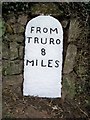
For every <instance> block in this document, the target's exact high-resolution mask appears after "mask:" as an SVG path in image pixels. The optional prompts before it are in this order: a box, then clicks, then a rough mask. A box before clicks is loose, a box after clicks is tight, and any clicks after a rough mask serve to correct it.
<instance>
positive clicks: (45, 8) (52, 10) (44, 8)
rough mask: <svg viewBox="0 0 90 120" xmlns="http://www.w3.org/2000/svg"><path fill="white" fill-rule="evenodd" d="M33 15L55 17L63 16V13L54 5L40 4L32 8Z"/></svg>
mask: <svg viewBox="0 0 90 120" xmlns="http://www.w3.org/2000/svg"><path fill="white" fill-rule="evenodd" d="M31 13H32V15H41V14H45V15H53V16H58V15H62V14H63V11H62V10H60V9H59V8H58V6H57V5H55V4H54V3H39V4H35V5H33V6H32V7H31Z"/></svg>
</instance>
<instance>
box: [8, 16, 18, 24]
mask: <svg viewBox="0 0 90 120" xmlns="http://www.w3.org/2000/svg"><path fill="white" fill-rule="evenodd" d="M7 23H8V24H13V23H16V17H15V15H14V14H11V15H8V20H7Z"/></svg>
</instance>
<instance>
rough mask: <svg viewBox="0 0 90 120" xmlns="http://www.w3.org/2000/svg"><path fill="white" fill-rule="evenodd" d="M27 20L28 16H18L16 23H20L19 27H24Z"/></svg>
mask: <svg viewBox="0 0 90 120" xmlns="http://www.w3.org/2000/svg"><path fill="white" fill-rule="evenodd" d="M27 18H28V16H27V15H24V14H23V15H19V17H18V20H17V21H18V23H20V24H21V25H26V22H27Z"/></svg>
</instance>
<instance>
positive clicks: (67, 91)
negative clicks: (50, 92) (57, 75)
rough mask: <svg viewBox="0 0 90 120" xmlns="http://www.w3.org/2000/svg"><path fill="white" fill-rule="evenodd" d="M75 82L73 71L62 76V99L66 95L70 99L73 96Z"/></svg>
mask: <svg viewBox="0 0 90 120" xmlns="http://www.w3.org/2000/svg"><path fill="white" fill-rule="evenodd" d="M75 82H76V75H75V73H74V72H72V73H70V74H68V75H64V76H63V82H62V85H63V86H62V99H65V97H66V96H68V97H69V98H70V99H71V98H73V97H74V96H75V93H76V91H75Z"/></svg>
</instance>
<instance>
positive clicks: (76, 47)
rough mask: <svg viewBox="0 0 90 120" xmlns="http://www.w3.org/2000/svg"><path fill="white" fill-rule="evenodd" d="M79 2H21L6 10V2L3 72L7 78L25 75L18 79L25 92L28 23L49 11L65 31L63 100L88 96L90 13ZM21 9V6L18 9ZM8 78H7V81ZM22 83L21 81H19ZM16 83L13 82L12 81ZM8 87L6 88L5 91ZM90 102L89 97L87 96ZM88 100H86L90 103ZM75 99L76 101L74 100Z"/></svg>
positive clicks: (3, 32) (78, 100) (16, 81)
mask: <svg viewBox="0 0 90 120" xmlns="http://www.w3.org/2000/svg"><path fill="white" fill-rule="evenodd" d="M76 4H77V3H74V4H73V3H32V4H30V3H24V5H23V3H21V6H23V7H22V10H19V6H18V4H17V3H14V4H10V5H11V6H12V7H11V8H10V9H9V8H8V9H6V10H7V11H5V9H4V6H7V4H5V3H3V18H2V21H3V28H2V68H3V69H2V74H3V84H4V81H5V80H4V78H6V77H10V78H11V79H14V78H15V76H17V75H18V76H22V77H21V78H20V79H19V78H17V79H14V81H15V83H17V84H15V85H17V86H18V88H19V92H20V93H19V95H20V96H21V95H22V89H21V90H20V88H22V87H21V86H22V82H23V60H24V46H25V45H24V42H25V41H24V40H25V39H24V36H25V27H26V24H27V22H28V21H29V20H30V19H32V18H33V17H35V16H38V15H41V14H45V15H51V16H53V17H55V18H57V19H58V20H59V21H60V22H61V24H62V26H63V30H64V53H63V56H64V57H63V73H62V74H63V78H62V79H63V81H62V99H63V100H64V99H74V100H76V101H77V102H81V100H80V99H79V98H80V96H81V94H83V97H86V96H88V94H89V92H88V83H89V81H88V79H89V70H88V61H89V57H88V56H89V46H88V45H89V44H88V42H89V22H88V18H89V15H88V13H87V11H86V9H84V7H83V6H84V4H83V6H82V5H81V4H77V5H76ZM17 8H18V9H17ZM6 81H7V80H6ZM18 82H20V84H18ZM12 84H13V83H12ZM4 89H5V87H3V90H4ZM87 101H88V98H87ZM87 101H86V102H87ZM74 102H75V101H74Z"/></svg>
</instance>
